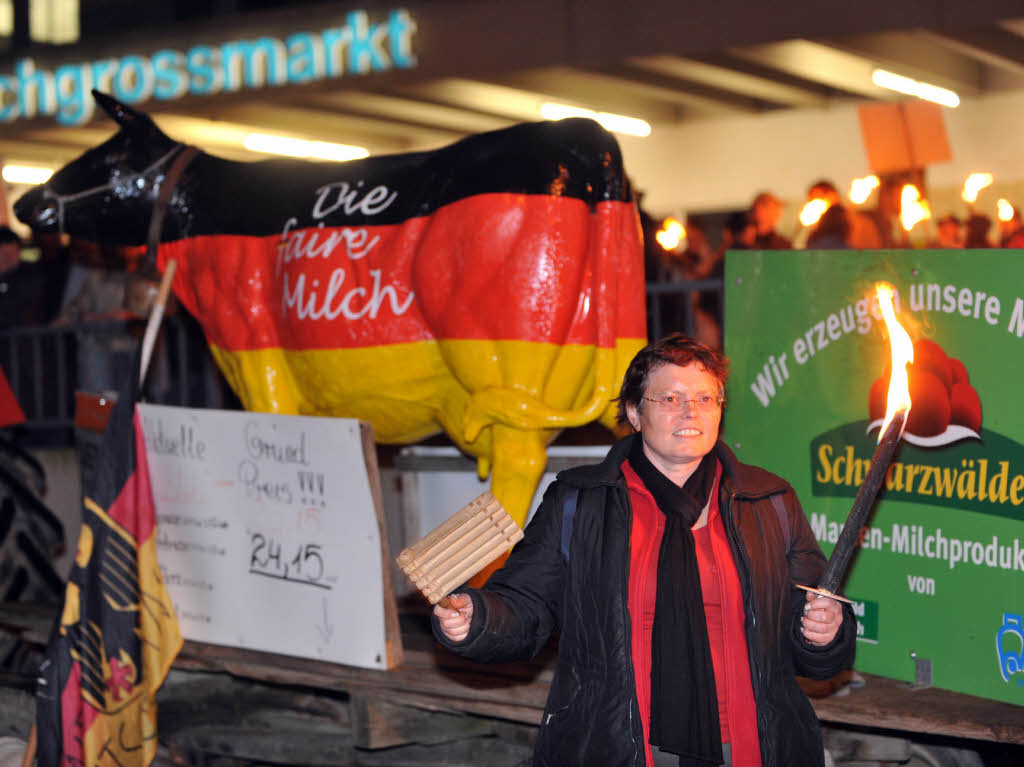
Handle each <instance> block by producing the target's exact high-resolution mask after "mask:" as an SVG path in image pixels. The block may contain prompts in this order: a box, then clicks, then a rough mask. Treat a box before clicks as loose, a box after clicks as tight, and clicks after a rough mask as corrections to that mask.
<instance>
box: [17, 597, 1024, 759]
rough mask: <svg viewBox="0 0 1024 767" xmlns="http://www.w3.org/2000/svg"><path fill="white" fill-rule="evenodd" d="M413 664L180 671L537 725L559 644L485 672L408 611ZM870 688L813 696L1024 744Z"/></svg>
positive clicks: (897, 722) (957, 714) (234, 665)
mask: <svg viewBox="0 0 1024 767" xmlns="http://www.w3.org/2000/svg"><path fill="white" fill-rule="evenodd" d="M401 617H402V620H401V629H402V641H403V643H404V645H405V661H404V663H403V664H402V665H401V666H399V667H398V668H396V669H392V670H390V671H378V670H370V669H360V668H354V667H351V666H341V665H337V664H333V663H323V662H320V661H314V660H306V659H302V658H292V657H288V656H282V655H274V654H270V653H260V652H254V651H249V650H239V649H235V648H230V647H221V646H216V645H208V644H200V643H195V642H186V643H185V646H184V648H183V649H182V652H181V653H180V654H179V656H178V659H177V660H176V661H175V664H174V665H175V668H178V669H183V670H194V671H212V672H226V673H228V674H231V675H233V676H236V677H239V678H243V679H250V680H258V681H260V682H265V683H274V684H280V685H289V686H299V687H302V688H306V689H307V690H310V691H313V692H315V691H316V690H330V691H332V692H334V693H339V692H347V693H349V694H350V695H352V696H354V697H358V698H360V699H366V700H373V699H380V700H385V701H387V702H389V703H392V704H399V705H407V706H412V707H415V708H419V709H426V710H430V711H438V712H452V713H471V714H476V715H480V716H486V717H495V718H498V719H502V720H507V721H511V722H518V723H522V724H528V725H536V724H538V723H539V721H540V718H541V714H542V712H543V708H544V701H545V699H546V697H547V690H548V685H549V684H550V681H551V675H552V668H553V654H554V650H553V648H552V647H549V648H547V649H546V650H545V651H544V652H543V653H542V654H541V656H539V657H538V658H537V659H535V660H534V661H533V662H532V663H522V664H508V665H501V664H488V665H481V664H475V663H471V662H468V661H464V660H462V659H460V658H458V657H457V656H454V655H452V654H450V653H448V652H445V651H443V650H441V649H440V648H439V647H437V646H436V644H435V643H434V641H433V638H432V636H431V635H430V634H429V624H428V622H427V613H426V612H425V611H424V612H416V613H403V614H402V616H401ZM52 620H53V616H52V614H50V613H48V612H47V611H45V610H40V609H38V608H33V607H27V606H24V605H19V604H9V603H8V604H0V631H4V632H6V633H13V634H16V635H18V636H20V637H21V638H22V639H24V640H25V641H29V642H33V643H37V644H43V643H45V641H46V637H47V634H48V632H49V628H50V624H51V622H52ZM861 676H862V677H863V679H864V682H865V684H864V685H863V686H862V687H858V688H850V689H849V690H848V691H846V692H845V693H844V694H842V695H833V696H830V697H826V698H817V699H812V704H813V705H814V708H815V711H816V712H817V714H818V717H819V718H820V719H821V720H822V721H823V722H825V723H832V724H844V725H855V726H864V727H871V728H876V729H878V730H885V731H891V734H894V735H896V734H898V733H901V732H903V733H923V734H929V735H941V736H947V737H956V738H966V739H970V740H979V741H992V742H999V743H1012V744H1024V707H1022V706H1014V705H1011V704H1009V703H1000V702H997V701H992V700H988V699H985V698H978V697H974V696H971V695H964V694H961V693H956V692H950V691H947V690H940V689H936V688H927V689H912V688H911V687H910V685H909V684H908V683H906V682H901V681H896V680H892V679H887V678H884V677H879V676H874V675H870V674H862V675H861Z"/></svg>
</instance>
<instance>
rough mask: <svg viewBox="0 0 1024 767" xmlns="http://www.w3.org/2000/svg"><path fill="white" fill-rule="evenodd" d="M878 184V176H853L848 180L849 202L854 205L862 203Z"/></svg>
mask: <svg viewBox="0 0 1024 767" xmlns="http://www.w3.org/2000/svg"><path fill="white" fill-rule="evenodd" d="M878 185H879V181H878V176H865V177H864V178H855V179H854V180H853V181H851V182H850V202H852V203H853V204H854V205H863V204H864V202H865V200H867V199H868V197H870V196H871V192H873V191H874V190H875V189H878Z"/></svg>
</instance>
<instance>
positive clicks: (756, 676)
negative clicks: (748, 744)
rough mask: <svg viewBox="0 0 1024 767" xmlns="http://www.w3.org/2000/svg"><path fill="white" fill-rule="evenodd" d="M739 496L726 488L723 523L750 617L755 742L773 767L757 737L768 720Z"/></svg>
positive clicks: (765, 744)
mask: <svg viewBox="0 0 1024 767" xmlns="http://www.w3.org/2000/svg"><path fill="white" fill-rule="evenodd" d="M738 495H739V494H738V493H737V492H736V490H735V489H734V488H733V487H731V486H730V488H729V499H728V505H727V507H726V514H725V515H724V517H723V521H724V522H725V530H726V534H727V535H728V537H729V542H730V544H731V545H732V546H734V547H735V550H736V553H737V554H738V555H739V562H738V563H737V564H738V565H739V566H740V568H739V569H740V578H741V584H740V588H741V590H743V591H745V594H744V602H746V604H747V605H748V606H749V615H750V630H749V631H747V660H748V662H749V663H750V678H751V683H754V682H755V680H756V687H755V688H754V708H755V709H756V711H757V722H758V728H757V729H758V742H759V743H760V746H761V761H762V765H763V767H772V765H774V764H775V755H774V754H773V753H772V750H771V748H770V746H771V744H770V743H768V742H767V739H766V738H762V737H760V734H761V733H762V732H767V719H766V717H765V715H764V713H763V712H762V710H761V706H760V700H759V699H760V698H762V697H763V693H762V692H761V690H763V689H764V679H763V678H762V675H761V667H760V665H759V664H758V663H757V657H756V653H755V650H754V649H753V648H756V647H757V643H756V637H754V636H753V631H754V629H755V628H757V606H756V604H755V603H754V592H753V589H752V587H751V584H750V560H749V558H748V557H747V550H746V548H745V547H744V546H743V545H742V543H743V542H742V541H741V540H740V536H739V533H738V532H737V530H736V525H735V519H733V515H732V511H733V503H734V502H735V500H736V498H737V496H738Z"/></svg>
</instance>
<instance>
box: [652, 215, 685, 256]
mask: <svg viewBox="0 0 1024 767" xmlns="http://www.w3.org/2000/svg"><path fill="white" fill-rule="evenodd" d="M685 237H686V227H685V226H683V225H682V224H681V223H679V222H678V221H677V220H676V219H674V218H666V219H665V220H664V221H662V222H661V229H659V230H658V231H657V233H656V234H655V235H654V239H656V240H657V241H658V244H659V245H661V247H662V248H664V249H665V250H675V249H676V248H678V247H679V243H681V242H682V241H683V239H685Z"/></svg>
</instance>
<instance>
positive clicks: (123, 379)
mask: <svg viewBox="0 0 1024 767" xmlns="http://www.w3.org/2000/svg"><path fill="white" fill-rule="evenodd" d="M144 327H145V323H144V321H142V320H104V321H96V322H77V323H72V324H67V325H52V326H32V327H19V328H11V329H7V330H4V331H0V367H2V368H3V371H4V374H5V376H6V377H7V381H8V384H9V386H10V387H11V390H12V392H13V394H14V396H15V399H17V401H18V403H19V405H20V406H21V409H22V412H23V413H24V414H25V419H26V421H25V423H24V424H22V425H21V426H19V427H17V428H18V429H19V430H20V431H21V432H22V434H21V435H20V439H19V441H20V442H21V443H22V444H29V445H31V444H45V445H70V444H73V430H74V425H75V394H76V392H78V391H87V392H90V393H94V394H103V393H109V392H116V391H118V390H120V389H122V388H123V387H125V386H126V385H127V383H128V380H129V379H128V376H129V375H133V373H132V364H133V360H134V354H135V350H136V347H137V345H138V343H139V339H140V338H141V336H142V332H143V330H144ZM141 397H142V398H143V399H144V400H146V401H149V402H156V403H159V404H163V405H182V406H187V407H211V408H229V409H230V408H237V407H239V405H238V400H237V398H236V397H235V396H234V394H233V393H232V392H231V390H230V388H229V387H228V385H227V382H226V381H225V380H224V378H223V376H222V375H221V374H220V371H219V370H218V369H217V366H216V364H215V363H214V361H213V357H212V356H211V355H210V352H209V348H208V347H207V345H206V339H205V338H204V337H203V333H202V330H201V329H200V328H199V325H198V323H196V321H195V320H194V319H192V318H191V317H189V316H188V315H186V314H184V313H180V314H176V315H173V316H170V317H165V318H164V320H163V325H162V327H161V331H160V335H159V337H158V340H157V343H156V345H155V346H154V349H153V356H152V359H151V361H150V367H149V372H148V374H147V376H146V381H145V384H144V386H143V389H142V392H141Z"/></svg>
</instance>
